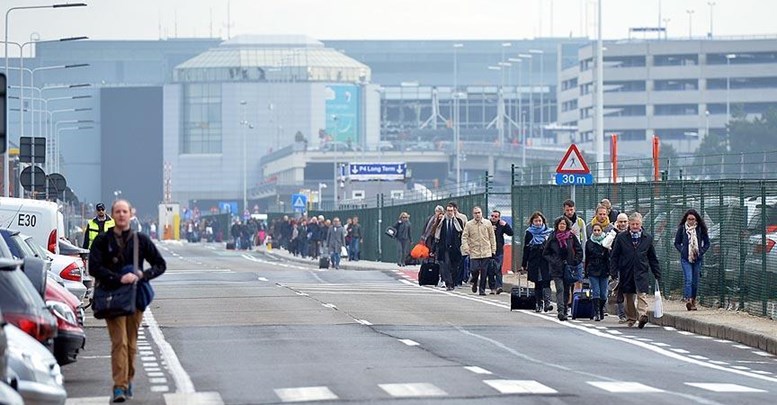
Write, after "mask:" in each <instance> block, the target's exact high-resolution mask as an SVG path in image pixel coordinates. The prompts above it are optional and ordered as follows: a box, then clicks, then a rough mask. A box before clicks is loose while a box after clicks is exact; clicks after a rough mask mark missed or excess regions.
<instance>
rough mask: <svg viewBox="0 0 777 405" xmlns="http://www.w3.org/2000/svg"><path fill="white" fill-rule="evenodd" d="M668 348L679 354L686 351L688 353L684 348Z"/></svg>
mask: <svg viewBox="0 0 777 405" xmlns="http://www.w3.org/2000/svg"><path fill="white" fill-rule="evenodd" d="M669 350H671V351H673V352H675V353H680V354H688V353H690V352H689V351H688V350H685V349H669Z"/></svg>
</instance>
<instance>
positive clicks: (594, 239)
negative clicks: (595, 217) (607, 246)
mask: <svg viewBox="0 0 777 405" xmlns="http://www.w3.org/2000/svg"><path fill="white" fill-rule="evenodd" d="M605 237H607V235H605V234H604V232H602V233H600V234H599V236H596V235H591V241H592V242H594V243H596V244H597V245H601V244H602V241H603V240H604V238H605Z"/></svg>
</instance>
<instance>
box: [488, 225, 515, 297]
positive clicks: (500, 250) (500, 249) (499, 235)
mask: <svg viewBox="0 0 777 405" xmlns="http://www.w3.org/2000/svg"><path fill="white" fill-rule="evenodd" d="M491 226H493V228H494V236H496V256H494V262H495V264H496V271H495V273H494V276H495V277H496V293H497V294H501V293H502V262H503V261H504V256H505V235H507V236H513V228H512V227H511V226H510V224H508V223H507V222H506V221H505V220H503V219H502V213H501V212H499V211H498V210H493V211H491Z"/></svg>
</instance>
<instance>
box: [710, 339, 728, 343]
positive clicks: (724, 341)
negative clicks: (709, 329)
mask: <svg viewBox="0 0 777 405" xmlns="http://www.w3.org/2000/svg"><path fill="white" fill-rule="evenodd" d="M714 341H715V342H718V343H732V342H731V341H730V340H726V339H715V340H714Z"/></svg>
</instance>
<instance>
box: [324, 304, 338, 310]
mask: <svg viewBox="0 0 777 405" xmlns="http://www.w3.org/2000/svg"><path fill="white" fill-rule="evenodd" d="M321 306H323V307H326V308H331V309H337V305H335V304H321Z"/></svg>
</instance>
